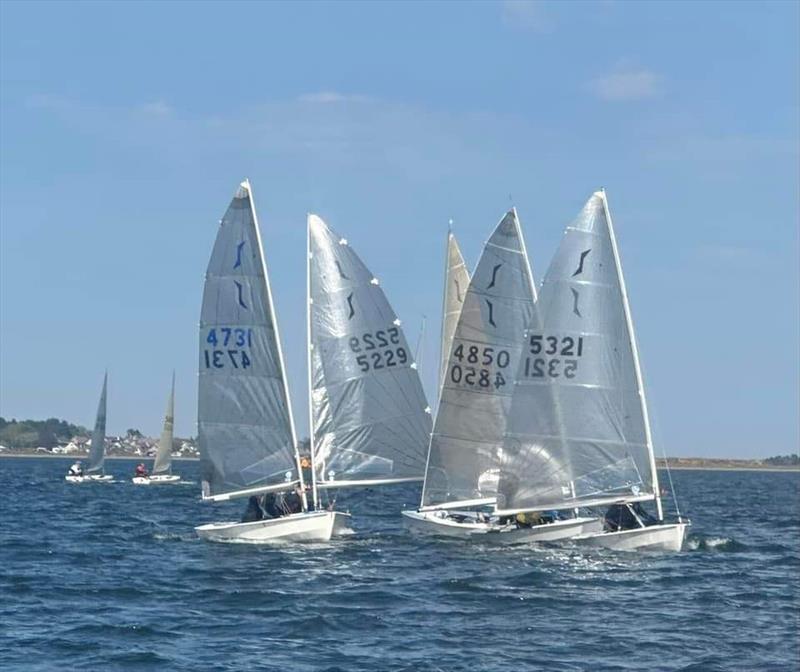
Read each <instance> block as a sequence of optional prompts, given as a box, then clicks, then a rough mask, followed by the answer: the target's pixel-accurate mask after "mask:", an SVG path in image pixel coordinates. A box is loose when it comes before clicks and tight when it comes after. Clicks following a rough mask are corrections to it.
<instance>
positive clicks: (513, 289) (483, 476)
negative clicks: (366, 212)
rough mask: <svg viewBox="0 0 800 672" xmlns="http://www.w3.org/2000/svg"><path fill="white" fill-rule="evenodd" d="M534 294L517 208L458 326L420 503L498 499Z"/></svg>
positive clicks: (488, 251)
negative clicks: (505, 438) (507, 429)
mask: <svg viewBox="0 0 800 672" xmlns="http://www.w3.org/2000/svg"><path fill="white" fill-rule="evenodd" d="M535 300H536V290H535V289H534V286H533V279H532V273H531V269H530V264H529V261H528V255H527V252H526V250H525V243H524V240H523V237H522V231H521V230H520V225H519V220H518V219H517V213H516V211H515V210H511V211H510V212H508V213H507V214H506V215H505V217H503V219H502V220H501V221H500V223H499V224H498V225H497V228H496V229H495V230H494V232H493V233H492V235H491V237H490V238H489V240H488V241H487V243H486V245H485V247H484V249H483V253H482V254H481V258H480V260H479V261H478V265H477V267H476V268H475V272H474V273H473V275H472V280H471V281H470V283H469V287H468V290H467V292H466V295H465V297H464V305H463V308H462V309H461V313H460V316H459V318H458V323H457V325H456V328H455V332H454V336H453V342H452V346H451V347H450V357H449V361H448V367H447V371H446V375H445V379H444V383H443V385H442V390H441V399H440V402H439V410H438V412H437V414H436V423H435V425H434V430H433V434H432V436H431V443H430V451H429V456H428V467H427V471H426V475H425V485H424V487H423V492H422V508H423V509H424V508H444V507H450V506H469V505H478V504H486V503H492V502H494V497H495V494H496V486H497V471H498V467H499V459H500V457H501V450H502V445H503V435H504V432H505V418H506V414H507V412H508V408H509V405H510V401H511V393H512V390H513V384H514V373H515V371H516V370H517V363H518V361H519V358H520V353H521V351H522V347H523V345H524V331H525V328H526V327H527V326H528V325H529V323H530V320H531V314H532V311H533V307H534V302H535Z"/></svg>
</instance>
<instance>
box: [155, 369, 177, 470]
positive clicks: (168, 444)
mask: <svg viewBox="0 0 800 672" xmlns="http://www.w3.org/2000/svg"><path fill="white" fill-rule="evenodd" d="M174 426H175V374H174V373H173V374H172V387H171V388H170V392H169V399H168V400H167V411H166V413H165V414H164V427H163V428H162V430H161V439H160V440H159V442H158V452H157V453H156V459H155V462H154V463H153V473H154V474H166V473H168V472H169V470H170V469H171V468H172V432H173V428H174Z"/></svg>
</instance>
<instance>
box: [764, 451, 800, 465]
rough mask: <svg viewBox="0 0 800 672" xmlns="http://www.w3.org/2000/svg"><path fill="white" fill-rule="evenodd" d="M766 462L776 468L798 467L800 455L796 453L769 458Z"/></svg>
mask: <svg viewBox="0 0 800 672" xmlns="http://www.w3.org/2000/svg"><path fill="white" fill-rule="evenodd" d="M764 462H765V463H766V464H771V465H773V466H775V467H797V466H800V455H798V454H796V453H795V454H794V455H776V456H775V457H768V458H767V459H766V460H764Z"/></svg>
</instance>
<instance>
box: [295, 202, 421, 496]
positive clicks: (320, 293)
mask: <svg viewBox="0 0 800 672" xmlns="http://www.w3.org/2000/svg"><path fill="white" fill-rule="evenodd" d="M308 244H309V269H308V271H309V277H308V282H309V286H308V292H309V316H308V317H309V325H308V326H309V348H310V350H309V377H310V381H309V387H310V397H311V398H310V409H309V410H310V422H311V451H312V462H313V464H314V475H315V482H316V484H317V485H318V486H319V487H337V486H341V485H353V484H377V483H391V482H401V481H409V480H421V479H422V477H423V473H424V470H425V450H426V448H427V444H428V437H429V435H430V428H431V418H430V411H429V409H428V408H427V402H426V401H425V394H424V392H423V390H422V385H421V383H420V380H419V375H418V373H417V370H416V366H415V364H414V362H413V359H412V353H411V350H410V348H409V347H408V342H407V341H406V337H405V335H404V334H403V330H402V328H401V326H400V321H399V320H398V319H397V316H396V315H395V313H394V311H393V310H392V308H391V306H390V305H389V302H388V301H387V300H386V296H385V295H384V293H383V290H382V289H381V288H380V285H379V283H378V280H377V279H376V278H375V276H374V275H373V274H372V273H371V272H370V271H369V269H367V267H366V266H365V265H364V264H363V262H362V261H361V259H359V257H358V255H356V253H355V251H354V250H353V249H352V248H351V247H350V246H349V245H348V244H347V241H346V240H344V239H342V238H341V237H340V236H338V235H337V234H336V233H334V232H333V231H332V230H331V229H330V228H328V226H327V225H326V224H325V222H323V221H322V219H320V218H319V217H317V216H316V215H309V217H308Z"/></svg>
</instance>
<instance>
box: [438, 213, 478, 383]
mask: <svg viewBox="0 0 800 672" xmlns="http://www.w3.org/2000/svg"><path fill="white" fill-rule="evenodd" d="M469 280H470V274H469V271H468V270H467V264H466V262H465V261H464V257H463V256H462V254H461V248H460V247H459V246H458V241H457V240H456V237H455V234H454V233H453V232H452V230H450V229H448V232H447V245H446V256H445V269H444V293H443V296H442V332H441V343H440V347H439V385H438V388H437V391H438V392H439V393H441V390H442V385H443V384H444V379H445V375H446V372H447V362H448V360H449V357H450V347H451V345H452V343H453V335H454V334H455V331H456V325H457V324H458V318H459V316H460V315H461V307H462V306H463V303H464V299H463V294H464V293H465V292H466V291H467V288H468V287H469Z"/></svg>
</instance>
